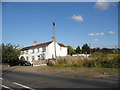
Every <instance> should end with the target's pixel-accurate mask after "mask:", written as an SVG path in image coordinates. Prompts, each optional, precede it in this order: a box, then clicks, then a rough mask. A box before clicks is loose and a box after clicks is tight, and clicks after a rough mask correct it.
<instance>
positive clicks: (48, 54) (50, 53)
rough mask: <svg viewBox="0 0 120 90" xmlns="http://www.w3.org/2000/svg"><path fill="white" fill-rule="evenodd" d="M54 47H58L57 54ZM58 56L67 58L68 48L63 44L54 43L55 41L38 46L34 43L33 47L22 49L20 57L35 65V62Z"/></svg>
mask: <svg viewBox="0 0 120 90" xmlns="http://www.w3.org/2000/svg"><path fill="white" fill-rule="evenodd" d="M54 45H55V46H56V54H55V49H54ZM55 55H56V56H67V47H66V46H65V45H63V44H61V43H54V41H50V42H46V43H41V44H37V42H36V41H35V42H34V45H33V46H29V47H24V48H22V49H21V55H20V57H24V58H25V60H27V61H30V62H31V63H33V61H34V60H48V59H53V58H55Z"/></svg>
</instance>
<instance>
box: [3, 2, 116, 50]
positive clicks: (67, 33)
mask: <svg viewBox="0 0 120 90" xmlns="http://www.w3.org/2000/svg"><path fill="white" fill-rule="evenodd" d="M53 21H54V22H55V33H56V40H57V42H58V43H63V44H64V45H66V46H68V45H70V46H72V47H73V48H76V47H77V46H80V47H82V46H83V45H84V44H85V43H87V44H88V45H90V47H100V48H103V47H105V48H115V47H116V46H117V44H118V5H117V3H115V2H111V3H110V2H104V3H103V2H3V3H2V43H5V44H8V43H11V44H14V45H20V46H21V47H26V46H31V45H33V42H34V41H37V42H38V43H44V42H48V41H51V40H52V22H53Z"/></svg>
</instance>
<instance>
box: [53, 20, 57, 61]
mask: <svg viewBox="0 0 120 90" xmlns="http://www.w3.org/2000/svg"><path fill="white" fill-rule="evenodd" d="M52 24H53V37H52V39H53V42H54V51H55V60H56V62H57V54H56V35H55V22H53V23H52Z"/></svg>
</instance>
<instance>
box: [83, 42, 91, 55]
mask: <svg viewBox="0 0 120 90" xmlns="http://www.w3.org/2000/svg"><path fill="white" fill-rule="evenodd" d="M82 53H84V54H86V53H87V54H90V47H89V46H88V44H87V43H86V44H84V45H83V46H82Z"/></svg>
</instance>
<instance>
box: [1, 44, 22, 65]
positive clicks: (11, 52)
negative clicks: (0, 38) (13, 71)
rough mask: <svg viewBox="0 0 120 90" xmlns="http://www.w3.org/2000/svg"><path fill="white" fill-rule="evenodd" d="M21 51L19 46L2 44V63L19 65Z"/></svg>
mask: <svg viewBox="0 0 120 90" xmlns="http://www.w3.org/2000/svg"><path fill="white" fill-rule="evenodd" d="M19 55H20V50H19V49H18V46H16V45H12V44H7V45H5V44H2V62H3V63H10V62H12V63H17V62H18V61H19Z"/></svg>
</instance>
